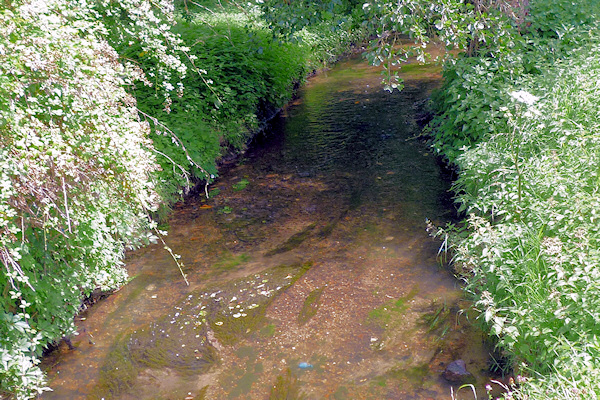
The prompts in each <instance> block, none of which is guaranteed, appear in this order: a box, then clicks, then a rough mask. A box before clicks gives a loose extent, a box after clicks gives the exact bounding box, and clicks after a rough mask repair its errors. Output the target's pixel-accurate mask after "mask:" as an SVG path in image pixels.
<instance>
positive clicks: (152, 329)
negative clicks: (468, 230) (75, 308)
mask: <svg viewBox="0 0 600 400" xmlns="http://www.w3.org/2000/svg"><path fill="white" fill-rule="evenodd" d="M403 71H405V72H403V73H402V74H401V76H402V77H403V78H404V79H405V89H404V90H403V91H402V92H401V93H398V92H395V93H393V94H390V93H388V92H385V91H383V90H382V87H381V84H380V80H381V77H380V75H379V70H378V69H375V68H373V67H370V66H368V65H367V64H366V63H365V62H364V61H361V60H360V59H350V60H347V61H343V62H340V63H339V64H338V65H336V66H335V67H334V68H333V69H331V70H329V71H327V72H324V73H322V74H319V75H317V76H315V77H313V78H311V79H310V80H309V81H308V82H307V84H306V85H305V86H304V87H303V88H302V89H301V90H300V92H299V96H298V98H297V100H295V101H294V102H292V103H291V104H290V105H289V106H288V107H287V108H286V109H285V110H284V111H283V112H282V114H281V115H280V116H278V117H276V118H275V120H273V121H272V123H271V126H270V128H269V130H268V132H267V133H266V134H265V135H262V136H261V137H260V138H258V139H257V140H256V142H255V143H254V144H253V145H252V146H250V148H249V150H248V151H247V152H246V153H245V155H244V156H243V157H242V158H241V159H239V160H236V161H235V162H230V163H225V164H224V165H223V166H222V168H221V176H220V178H219V179H218V181H216V182H215V183H214V184H213V185H211V186H210V187H209V189H210V198H209V199H206V198H205V197H204V196H197V197H193V198H190V199H188V200H186V201H185V202H182V203H179V204H176V205H175V206H174V209H173V212H172V215H171V216H170V219H169V221H168V224H169V234H168V236H167V237H166V238H165V241H166V242H167V244H168V245H169V247H170V248H171V249H172V250H173V252H174V253H176V254H178V255H180V256H181V258H180V261H181V262H182V264H183V269H184V272H185V273H186V275H187V279H188V280H189V282H190V285H189V286H187V285H186V284H185V282H184V280H183V279H182V276H181V274H180V272H179V270H178V268H177V266H176V265H175V263H174V261H173V259H172V258H171V256H170V254H169V253H168V252H167V251H166V250H164V249H163V246H162V245H153V246H149V247H147V248H144V249H141V250H138V251H136V252H133V253H131V254H129V255H128V256H127V259H126V263H127V266H128V270H129V272H130V276H131V277H132V280H131V282H130V283H129V284H128V285H126V286H125V287H124V288H122V289H121V290H120V291H118V292H116V293H115V294H113V295H111V296H109V297H108V298H105V299H101V300H100V301H98V303H97V304H96V305H94V306H93V307H91V308H89V309H88V310H87V311H85V312H84V313H82V314H81V315H80V316H78V318H77V321H76V323H77V326H78V335H77V336H74V337H73V339H72V342H73V345H74V346H75V349H72V350H70V349H69V348H68V347H67V346H66V344H64V343H63V344H61V346H59V348H58V349H57V350H55V351H54V352H52V353H50V354H49V355H48V356H47V357H46V358H45V359H44V368H45V370H46V371H47V373H48V377H49V380H50V386H51V387H52V389H53V391H52V392H48V393H45V394H44V395H43V396H42V398H43V399H106V400H108V399H125V400H129V399H181V400H183V399H187V400H191V399H211V400H212V399H216V400H221V399H337V400H341V399H422V400H431V399H436V400H437V399H440V400H442V399H444V400H449V399H450V398H451V397H450V393H451V387H452V386H453V385H452V384H451V383H449V382H448V381H447V380H445V379H444V378H443V377H442V374H443V372H444V370H445V368H446V367H447V366H448V364H450V363H451V362H452V361H454V360H457V359H462V360H464V361H465V363H466V367H467V369H468V371H469V372H470V373H472V375H473V382H474V383H475V386H474V387H475V388H476V389H477V393H478V395H479V396H480V398H487V395H486V393H485V389H483V387H484V385H485V383H486V380H487V379H488V376H487V372H486V371H487V369H488V364H489V362H490V361H489V349H488V348H487V347H486V346H485V344H484V336H483V334H482V333H481V332H480V331H479V330H477V329H476V328H475V327H474V326H473V325H472V324H471V323H470V322H469V318H467V315H466V314H464V313H462V312H460V310H461V309H463V308H468V303H467V302H465V300H464V299H463V296H462V292H461V290H460V287H459V282H458V281H457V280H456V279H455V278H454V277H453V276H452V274H451V273H450V272H449V271H448V270H447V269H446V267H443V266H441V265H440V261H439V260H438V257H437V253H438V248H439V245H440V244H439V242H436V241H435V240H433V239H432V238H430V237H429V236H428V234H427V232H426V223H425V221H426V219H429V220H431V221H433V223H434V224H439V225H443V224H444V223H445V222H446V221H448V220H450V219H451V218H452V216H453V215H452V212H451V209H452V199H451V195H450V193H449V192H448V190H449V186H450V179H449V176H448V174H447V173H446V172H444V171H443V170H442V169H441V168H440V166H439V165H438V163H437V162H436V160H435V157H434V156H433V155H432V154H431V153H430V151H429V149H428V148H427V146H426V145H425V144H424V143H422V142H421V141H420V140H418V139H416V138H415V136H416V135H418V133H419V128H418V126H417V124H416V122H415V118H416V117H415V114H416V107H417V105H418V104H419V103H422V102H423V101H426V99H427V97H428V96H429V94H430V93H431V90H432V89H433V88H435V87H436V86H437V85H439V83H440V75H439V67H435V66H429V65H425V66H419V65H416V64H415V65H408V66H406V68H404V69H403ZM458 386H459V385H457V384H455V385H454V390H456V389H457V387H458ZM457 398H459V399H474V395H473V393H472V392H471V391H470V389H467V390H465V389H463V390H461V391H460V392H459V395H458V397H457Z"/></svg>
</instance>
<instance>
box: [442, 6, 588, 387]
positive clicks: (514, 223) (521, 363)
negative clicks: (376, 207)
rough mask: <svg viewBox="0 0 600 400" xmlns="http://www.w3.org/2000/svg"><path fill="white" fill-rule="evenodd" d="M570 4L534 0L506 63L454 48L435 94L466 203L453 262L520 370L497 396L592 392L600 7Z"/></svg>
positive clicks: (455, 235)
mask: <svg viewBox="0 0 600 400" xmlns="http://www.w3.org/2000/svg"><path fill="white" fill-rule="evenodd" d="M569 4H570V3H567V2H560V1H554V2H542V1H538V2H531V7H532V11H531V15H532V16H533V17H535V18H536V19H534V20H533V21H532V24H531V28H532V31H531V32H530V33H529V34H527V35H523V39H524V43H523V46H522V50H521V54H518V55H515V56H513V57H512V60H513V64H512V65H504V64H503V62H504V61H503V60H489V59H486V58H480V59H475V60H472V59H461V60H459V61H457V62H456V64H454V65H453V66H451V67H450V68H448V69H447V71H446V73H445V77H446V78H447V81H446V82H445V88H447V89H449V90H448V92H445V93H443V94H441V95H440V96H439V97H438V100H441V103H440V105H439V108H438V111H439V112H440V113H441V117H443V118H438V119H437V120H436V122H435V125H434V126H435V127H436V129H437V131H435V130H434V135H436V136H434V145H435V147H436V148H437V149H438V150H439V151H440V152H441V153H442V154H443V155H445V156H446V157H447V158H448V159H449V160H451V161H452V162H453V163H454V165H455V166H456V168H457V170H458V173H459V177H458V179H457V181H456V183H455V186H454V189H455V191H456V193H457V200H458V202H459V203H460V207H461V210H462V211H464V212H465V213H466V214H467V215H469V217H468V219H467V223H466V227H465V229H464V230H463V231H456V230H455V231H454V232H451V233H450V238H451V241H452V243H453V245H454V260H453V261H454V265H455V268H456V270H457V272H458V273H460V274H461V275H462V277H463V278H464V279H465V280H466V282H467V287H466V289H467V291H468V292H469V293H470V294H472V296H473V298H474V300H475V307H476V308H477V309H478V310H479V311H480V312H481V319H482V320H483V321H484V322H485V324H486V326H487V327H488V328H489V329H490V331H491V333H492V335H494V336H495V337H496V338H497V341H498V346H499V347H500V348H501V349H502V350H503V351H504V352H505V353H506V354H507V355H509V356H510V357H511V358H512V360H513V365H514V367H515V368H516V372H517V373H519V374H522V375H525V376H527V377H528V378H527V379H526V380H521V385H520V388H519V389H518V390H516V391H513V392H512V393H509V394H507V395H506V398H522V399H527V398H529V399H593V398H597V397H598V396H599V395H600V387H599V385H598V383H597V382H598V378H599V376H600V362H598V360H600V341H599V340H598V332H600V322H599V321H600V279H599V278H600V228H599V226H600V225H599V224H598V218H599V216H600V196H599V190H600V176H599V174H600V121H598V115H600V88H599V86H598V81H599V80H600V66H599V64H598V61H597V60H598V59H599V57H600V36H599V32H598V31H597V30H596V29H595V27H594V23H593V22H594V21H595V19H594V18H595V16H596V15H600V14H598V13H597V11H598V6H597V5H596V4H595V2H589V3H586V2H581V3H578V4H577V5H572V6H570V5H569ZM573 7H576V8H583V9H584V10H585V12H583V13H581V12H580V10H574V9H572V8H573ZM548 9H552V10H554V11H555V12H553V13H550V12H543V11H544V10H548ZM557 10H558V11H557ZM561 10H562V11H561ZM559 11H560V12H559ZM535 13H537V14H535ZM578 15H580V16H581V18H579V17H577V16H578ZM556 18H559V19H556ZM573 18H575V19H573ZM574 21H575V22H576V23H575V22H574ZM573 24H574V25H573Z"/></svg>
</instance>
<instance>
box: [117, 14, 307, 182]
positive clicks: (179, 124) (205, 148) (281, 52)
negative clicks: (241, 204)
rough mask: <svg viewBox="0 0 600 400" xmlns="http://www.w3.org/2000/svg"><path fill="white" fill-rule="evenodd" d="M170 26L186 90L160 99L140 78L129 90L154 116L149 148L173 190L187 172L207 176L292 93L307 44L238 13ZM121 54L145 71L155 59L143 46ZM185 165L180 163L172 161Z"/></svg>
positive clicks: (190, 18)
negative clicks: (280, 38)
mask: <svg viewBox="0 0 600 400" xmlns="http://www.w3.org/2000/svg"><path fill="white" fill-rule="evenodd" d="M174 32H175V33H176V34H177V35H179V37H180V38H181V40H182V41H183V43H184V44H185V45H186V47H187V48H188V51H186V56H187V60H186V62H185V66H186V67H187V70H188V71H189V72H188V74H187V75H186V76H185V78H184V79H183V80H182V82H181V83H179V82H177V81H174V80H173V81H172V82H171V86H173V87H175V86H176V85H178V84H180V85H181V87H182V88H183V87H185V90H182V91H180V92H179V95H178V96H177V97H175V96H173V97H172V98H170V99H169V102H168V104H166V105H165V104H164V99H163V97H162V96H161V93H160V92H157V90H156V88H155V85H153V86H149V85H148V84H147V83H144V82H138V83H137V84H136V87H135V91H134V94H135V96H136V98H137V99H138V107H139V108H140V110H141V111H142V112H143V113H144V114H146V115H148V116H151V117H152V118H150V120H151V121H154V119H153V118H156V119H158V121H160V123H159V124H153V126H154V128H155V129H154V135H153V136H152V139H153V142H154V146H155V148H156V150H157V152H159V153H158V154H159V156H158V157H157V159H158V161H159V163H160V164H161V166H162V171H161V173H160V174H159V179H160V180H161V181H162V182H165V183H167V184H170V185H171V189H168V188H167V189H166V191H167V192H168V191H170V192H175V191H176V190H177V188H178V187H180V186H185V185H186V184H188V183H189V182H188V175H189V174H191V176H192V177H193V178H197V179H202V180H208V181H210V180H212V178H214V176H215V175H216V174H217V169H216V161H217V160H218V159H219V158H220V156H221V154H222V152H223V151H224V150H225V151H228V149H229V150H233V151H236V150H240V149H241V148H242V147H243V146H244V145H245V144H246V142H247V141H248V139H249V138H250V135H251V133H252V132H254V131H256V130H257V129H258V128H259V123H260V122H261V121H262V120H263V119H264V118H268V117H270V116H271V115H270V114H272V113H273V112H274V110H276V109H278V108H279V107H281V106H283V104H284V103H285V102H286V101H287V99H289V98H290V97H291V95H292V90H293V87H294V84H295V82H297V81H298V80H299V79H301V77H302V73H303V68H304V58H305V55H306V52H305V50H303V49H301V48H300V47H298V46H297V45H291V44H284V43H277V42H273V41H272V37H271V35H270V33H269V32H268V31H267V30H266V29H265V28H263V27H261V26H260V25H257V24H256V23H254V22H253V21H252V19H251V18H250V17H249V16H247V15H245V14H241V13H231V12H226V13H213V14H211V13H208V12H204V13H199V14H189V15H187V18H185V19H181V20H179V21H178V23H177V25H175V27H174ZM118 50H119V51H120V52H121V55H122V57H126V58H128V59H135V60H137V62H138V63H139V64H140V65H141V67H142V68H143V69H144V70H146V69H150V70H152V69H153V68H155V63H154V59H153V58H151V57H149V56H147V55H146V53H145V52H144V51H143V49H142V48H140V47H139V46H138V47H135V46H127V47H120V48H119V49H118ZM177 166H183V169H181V168H179V167H177Z"/></svg>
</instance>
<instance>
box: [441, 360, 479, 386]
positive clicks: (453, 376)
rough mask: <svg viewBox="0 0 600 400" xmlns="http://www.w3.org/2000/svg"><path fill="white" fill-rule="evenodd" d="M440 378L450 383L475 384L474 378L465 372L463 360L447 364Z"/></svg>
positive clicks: (465, 366)
mask: <svg viewBox="0 0 600 400" xmlns="http://www.w3.org/2000/svg"><path fill="white" fill-rule="evenodd" d="M442 376H443V377H444V379H446V380H447V381H448V382H450V383H458V384H465V383H474V382H475V377H474V376H473V374H471V373H470V372H469V371H467V365H466V364H465V362H464V361H463V360H455V361H452V362H451V363H450V364H448V366H447V367H446V370H445V371H444V373H443V374H442Z"/></svg>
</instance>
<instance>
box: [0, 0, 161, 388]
mask: <svg viewBox="0 0 600 400" xmlns="http://www.w3.org/2000/svg"><path fill="white" fill-rule="evenodd" d="M94 12H95V10H93V9H92V8H91V6H89V5H87V4H85V3H78V5H77V7H74V6H73V5H72V4H71V3H70V2H62V1H52V0H48V1H45V2H43V3H35V5H33V4H31V3H29V2H26V1H25V2H13V3H11V6H10V7H6V6H3V7H2V8H0V49H1V50H0V76H1V77H2V78H0V129H1V131H2V137H1V139H0V141H1V147H2V150H0V186H1V187H2V190H1V192H0V193H1V194H0V231H1V237H0V258H1V260H2V271H1V273H0V293H2V296H1V297H0V317H1V318H2V320H3V323H2V324H0V357H1V363H0V389H1V390H3V391H7V392H10V393H13V394H14V395H15V396H16V397H17V398H19V399H25V398H29V397H31V396H33V395H35V394H37V393H40V392H41V391H43V390H44V378H43V374H42V373H41V371H40V370H39V368H38V367H37V363H38V360H37V357H39V356H40V355H41V352H42V349H43V348H44V346H46V345H47V344H48V343H50V342H52V341H54V340H56V339H58V338H60V337H61V336H63V335H65V334H69V333H71V332H73V330H74V326H73V316H74V315H75V314H76V313H77V312H78V310H79V307H80V301H81V297H82V296H85V295H89V294H90V293H91V291H92V290H94V289H96V288H100V289H102V290H111V289H114V288H116V287H118V286H119V285H121V284H123V283H124V282H125V281H126V279H127V274H126V271H125V270H124V269H123V263H122V258H123V252H124V249H125V248H126V247H136V246H139V245H141V244H143V243H147V242H148V241H149V240H150V239H151V236H149V235H148V233H147V229H148V227H149V226H150V222H149V220H148V217H147V212H148V211H149V210H152V209H154V208H155V207H156V205H157V204H158V202H159V198H158V197H157V195H156V192H155V190H154V183H153V181H152V179H151V175H152V174H153V173H154V171H155V169H156V166H155V160H154V157H153V155H152V153H151V152H150V151H149V149H150V148H151V143H150V142H149V141H148V139H147V137H146V136H147V134H148V126H147V125H146V124H145V123H143V122H141V121H139V119H138V118H137V113H136V110H135V107H134V101H133V99H132V98H131V97H130V96H129V95H128V94H127V93H126V92H125V90H124V89H123V86H125V85H126V84H128V83H129V82H131V80H132V79H133V78H134V76H133V75H132V72H131V70H128V69H127V68H125V67H123V66H122V65H121V64H119V63H118V60H117V54H116V53H115V52H114V50H113V49H111V48H110V46H109V45H108V44H107V43H106V42H105V41H104V40H102V39H101V38H102V37H103V35H104V33H105V32H106V27H105V26H104V25H103V24H102V22H101V21H99V20H95V19H94V17H92V16H93V15H94ZM138 28H139V31H140V32H141V31H143V23H140V25H139V27H138Z"/></svg>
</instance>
